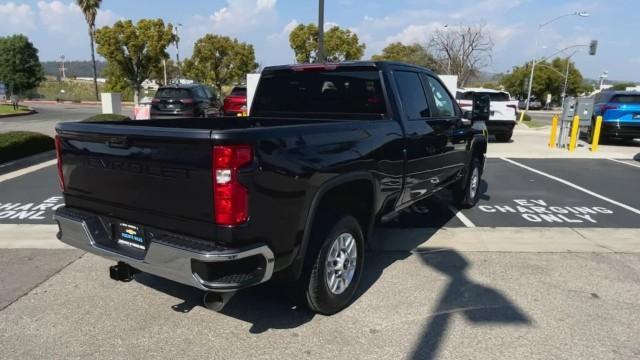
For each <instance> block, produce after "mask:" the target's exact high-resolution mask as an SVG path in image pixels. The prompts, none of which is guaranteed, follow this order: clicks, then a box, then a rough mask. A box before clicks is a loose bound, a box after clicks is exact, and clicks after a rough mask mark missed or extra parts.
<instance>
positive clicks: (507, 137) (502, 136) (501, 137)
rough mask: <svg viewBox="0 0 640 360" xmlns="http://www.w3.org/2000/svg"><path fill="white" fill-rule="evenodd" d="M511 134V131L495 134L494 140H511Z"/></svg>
mask: <svg viewBox="0 0 640 360" xmlns="http://www.w3.org/2000/svg"><path fill="white" fill-rule="evenodd" d="M512 136H513V133H512V132H510V133H507V134H499V135H496V140H498V141H500V142H509V141H511V137H512Z"/></svg>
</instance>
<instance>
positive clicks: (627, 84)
mask: <svg viewBox="0 0 640 360" xmlns="http://www.w3.org/2000/svg"><path fill="white" fill-rule="evenodd" d="M635 86H637V85H636V84H635V83H632V82H623V83H617V84H615V85H613V87H611V90H615V91H625V90H627V88H628V87H635Z"/></svg>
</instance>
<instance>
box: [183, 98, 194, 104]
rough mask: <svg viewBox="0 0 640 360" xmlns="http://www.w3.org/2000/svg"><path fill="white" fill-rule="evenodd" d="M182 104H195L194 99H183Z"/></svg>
mask: <svg viewBox="0 0 640 360" xmlns="http://www.w3.org/2000/svg"><path fill="white" fill-rule="evenodd" d="M180 102H181V103H183V104H193V99H182V100H180Z"/></svg>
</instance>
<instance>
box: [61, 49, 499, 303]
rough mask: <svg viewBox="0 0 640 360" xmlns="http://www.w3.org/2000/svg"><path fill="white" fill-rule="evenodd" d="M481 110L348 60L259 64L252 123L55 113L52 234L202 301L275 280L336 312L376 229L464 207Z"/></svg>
mask: <svg viewBox="0 0 640 360" xmlns="http://www.w3.org/2000/svg"><path fill="white" fill-rule="evenodd" d="M488 117H489V99H488V98H486V97H482V96H478V97H477V98H476V99H474V106H473V110H472V111H469V112H465V113H463V112H462V111H461V110H460V108H459V107H458V105H457V103H456V101H455V100H454V98H453V96H452V95H451V94H450V93H449V91H447V89H446V88H445V86H444V84H443V83H442V82H441V81H440V79H439V78H438V77H437V76H436V75H434V74H433V73H432V72H431V71H429V70H427V69H424V68H420V67H415V66H411V65H406V64H400V63H390V62H353V63H338V64H310V65H291V66H277V67H268V68H265V69H264V71H263V72H262V76H261V79H260V82H259V85H258V88H257V91H256V94H255V98H254V101H253V105H252V108H251V115H250V116H249V117H244V118H239V117H229V118H217V119H195V118H194V119H164V120H143V121H124V122H117V123H109V122H103V123H82V122H79V123H61V124H58V125H57V127H56V131H57V136H56V149H57V154H58V170H59V171H58V172H59V176H60V185H61V187H62V190H63V193H64V198H65V203H66V206H65V207H62V208H60V209H58V210H57V211H56V213H55V215H54V218H55V220H56V221H57V223H58V225H59V228H60V231H59V234H58V238H59V239H60V240H61V241H63V242H65V243H67V244H69V245H72V246H74V247H77V248H79V249H83V250H86V251H88V252H91V253H94V254H97V255H100V256H103V257H106V258H109V259H113V260H115V261H117V265H114V266H112V267H111V268H110V274H111V277H112V278H114V279H116V280H123V281H127V280H131V279H132V277H133V275H134V274H135V273H137V272H139V271H142V272H147V273H151V274H155V275H157V276H160V277H163V278H166V279H170V280H173V281H176V282H179V283H183V284H187V285H190V286H193V287H196V288H199V289H202V290H204V291H205V293H204V294H205V305H207V306H208V307H210V308H214V309H221V307H222V306H223V305H224V303H225V301H226V299H227V298H228V297H229V295H228V294H231V293H233V292H234V291H236V290H239V289H242V288H246V287H249V286H253V285H256V284H260V283H263V282H266V281H268V280H270V279H271V278H272V277H273V276H274V275H276V274H277V275H278V278H282V279H286V280H287V281H288V284H290V285H291V284H292V286H289V289H297V293H298V294H299V295H300V299H302V300H303V301H304V302H305V303H306V305H307V306H308V307H309V308H310V309H311V310H313V311H316V312H319V313H323V314H333V313H336V312H338V311H340V310H341V309H343V308H345V307H346V306H347V305H348V304H349V303H350V301H351V300H352V297H353V295H354V292H355V290H356V288H357V286H358V282H359V279H360V277H361V275H362V271H363V261H364V256H365V252H364V250H365V246H366V243H367V239H368V238H369V235H370V233H371V232H372V229H373V228H374V224H376V223H377V222H381V221H384V220H385V219H388V218H390V217H392V216H393V214H395V213H397V212H399V211H400V210H402V209H403V208H405V207H408V206H410V205H412V204H414V203H415V202H417V201H419V200H421V199H424V198H425V197H428V196H430V195H432V194H433V193H435V192H437V191H439V190H442V189H444V188H450V189H452V191H453V198H454V199H455V201H456V202H457V205H458V206H460V207H471V206H473V205H474V204H475V203H476V200H477V197H478V185H479V183H480V177H481V175H482V170H483V166H484V159H485V158H484V156H485V153H486V149H487V139H486V128H485V125H484V121H486V120H487V119H488Z"/></svg>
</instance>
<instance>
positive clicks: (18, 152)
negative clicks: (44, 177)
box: [0, 131, 56, 164]
mask: <svg viewBox="0 0 640 360" xmlns="http://www.w3.org/2000/svg"><path fill="white" fill-rule="evenodd" d="M55 147H56V146H55V141H54V140H53V138H52V137H50V136H47V135H44V134H40V133H36V132H31V131H10V132H6V133H0V164H1V163H6V162H9V161H13V160H17V159H20V158H23V157H26V156H30V155H35V154H39V153H41V152H45V151H49V150H53V149H55Z"/></svg>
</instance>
